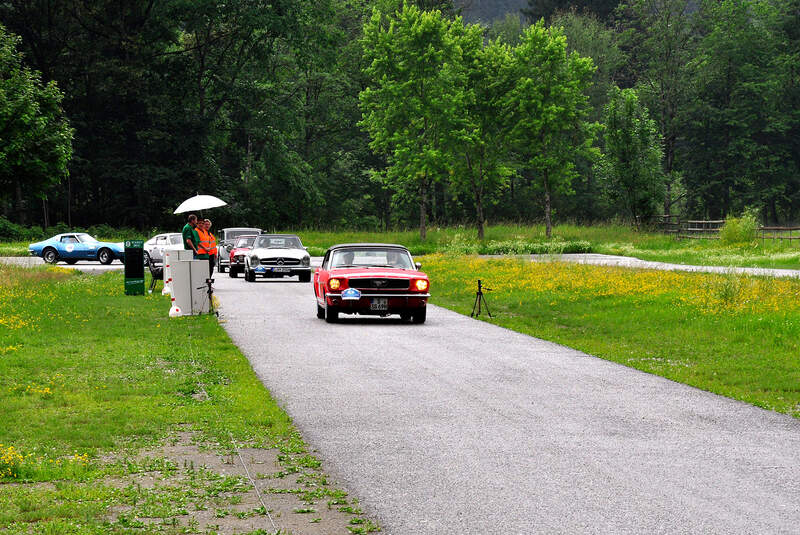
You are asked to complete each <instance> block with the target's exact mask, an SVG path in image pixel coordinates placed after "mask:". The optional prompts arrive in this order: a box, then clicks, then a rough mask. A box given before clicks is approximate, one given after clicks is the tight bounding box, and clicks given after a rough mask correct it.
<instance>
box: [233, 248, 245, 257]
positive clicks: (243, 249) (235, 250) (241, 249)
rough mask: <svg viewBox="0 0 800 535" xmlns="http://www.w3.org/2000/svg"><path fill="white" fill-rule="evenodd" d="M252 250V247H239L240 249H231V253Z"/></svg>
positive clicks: (235, 253)
mask: <svg viewBox="0 0 800 535" xmlns="http://www.w3.org/2000/svg"><path fill="white" fill-rule="evenodd" d="M249 250H250V247H239V248H238V249H231V254H232V255H234V256H236V255H237V254H239V253H246V252H247V251H249Z"/></svg>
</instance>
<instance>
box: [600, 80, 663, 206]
mask: <svg viewBox="0 0 800 535" xmlns="http://www.w3.org/2000/svg"><path fill="white" fill-rule="evenodd" d="M605 127H606V128H605V153H604V154H603V157H602V158H601V160H600V162H599V163H598V165H597V171H598V175H599V176H600V177H601V178H602V179H603V180H604V181H605V190H606V194H607V195H608V196H609V197H610V198H611V199H612V200H613V201H614V202H618V203H619V204H620V205H621V206H623V207H624V210H625V212H626V213H627V214H628V215H629V216H630V217H631V218H632V219H633V220H634V221H637V222H638V221H640V220H641V219H642V218H644V217H648V216H651V215H652V214H654V213H656V211H657V210H658V207H659V204H660V203H661V201H662V199H663V180H662V174H661V144H660V139H659V135H658V132H657V130H656V126H655V122H654V121H653V120H652V119H650V117H649V114H648V111H647V108H646V107H645V106H644V105H642V104H641V102H640V101H639V97H638V95H637V93H636V91H635V90H633V89H623V90H620V89H619V88H614V89H612V90H611V92H610V94H609V103H608V105H607V107H606V116H605Z"/></svg>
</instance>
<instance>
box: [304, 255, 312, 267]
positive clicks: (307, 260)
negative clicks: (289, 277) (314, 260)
mask: <svg viewBox="0 0 800 535" xmlns="http://www.w3.org/2000/svg"><path fill="white" fill-rule="evenodd" d="M303 265H304V266H310V265H311V257H310V256H308V255H306V256H304V257H303Z"/></svg>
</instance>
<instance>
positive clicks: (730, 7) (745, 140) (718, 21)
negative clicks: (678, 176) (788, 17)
mask: <svg viewBox="0 0 800 535" xmlns="http://www.w3.org/2000/svg"><path fill="white" fill-rule="evenodd" d="M786 6H787V4H785V3H782V2H772V1H768V0H723V1H719V2H717V1H708V2H704V3H703V4H702V11H701V16H700V17H699V18H698V23H699V25H700V26H699V27H698V31H699V33H700V35H701V40H700V42H699V45H698V46H699V48H698V54H697V57H696V59H695V60H694V61H693V63H692V65H691V68H692V71H693V73H694V76H693V79H692V87H693V94H692V105H691V109H690V110H689V111H690V117H689V122H688V123H687V126H686V132H687V143H685V144H684V146H685V149H684V151H683V154H684V156H683V157H684V158H685V161H686V182H687V188H688V189H689V190H690V191H691V193H692V194H693V195H694V197H695V199H694V200H695V202H699V207H698V211H699V210H703V212H704V215H708V216H711V217H723V216H726V215H727V214H729V213H732V212H734V213H735V212H740V211H742V210H743V209H744V208H747V207H758V208H762V209H763V208H765V207H766V206H768V205H769V204H771V203H772V202H773V201H775V202H777V200H779V199H783V198H786V196H788V195H790V192H789V191H788V190H787V186H788V184H789V177H791V176H793V175H795V174H796V172H797V169H796V167H795V166H794V164H793V158H792V155H791V149H792V146H791V144H790V143H787V141H788V138H787V133H788V132H790V131H791V129H792V120H793V119H792V118H794V120H796V117H797V116H796V114H794V112H795V111H796V110H790V109H788V107H787V102H785V101H784V100H783V97H784V96H785V94H786V93H785V87H786V81H787V79H786V78H785V75H786V74H787V73H786V70H784V69H783V68H782V67H781V64H780V62H781V58H785V57H786V52H787V47H788V43H787V41H786V39H785V34H784V33H783V32H784V28H785V26H784V24H783V23H784V20H785V9H786ZM794 79H795V80H796V74H795V75H794ZM690 147H691V149H689V148H690Z"/></svg>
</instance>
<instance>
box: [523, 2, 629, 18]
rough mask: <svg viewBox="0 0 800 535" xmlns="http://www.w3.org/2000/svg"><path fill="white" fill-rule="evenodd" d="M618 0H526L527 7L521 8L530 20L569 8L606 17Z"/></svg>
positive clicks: (546, 16)
mask: <svg viewBox="0 0 800 535" xmlns="http://www.w3.org/2000/svg"><path fill="white" fill-rule="evenodd" d="M618 3H619V2H618V1H617V0H595V1H588V0H528V7H527V9H526V8H523V9H522V10H521V11H522V13H523V14H524V15H525V16H526V17H528V20H529V21H531V22H537V21H539V19H542V18H544V19H547V20H549V19H550V17H552V16H553V15H556V14H558V13H559V12H564V11H567V10H569V9H570V8H571V9H579V10H583V11H586V12H588V13H592V14H594V15H596V16H598V17H600V18H603V19H605V18H608V17H609V16H610V15H611V13H612V12H613V11H614V9H615V8H616V7H617V4H618Z"/></svg>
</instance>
